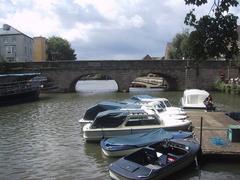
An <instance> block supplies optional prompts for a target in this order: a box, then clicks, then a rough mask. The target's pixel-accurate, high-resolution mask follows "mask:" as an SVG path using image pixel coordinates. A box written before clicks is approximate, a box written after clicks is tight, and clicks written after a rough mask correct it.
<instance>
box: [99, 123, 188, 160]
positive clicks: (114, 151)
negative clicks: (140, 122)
mask: <svg viewBox="0 0 240 180" xmlns="http://www.w3.org/2000/svg"><path fill="white" fill-rule="evenodd" d="M190 137H192V132H186V131H165V130H164V129H161V128H160V129H156V130H152V131H150V132H148V133H139V134H132V135H125V136H119V137H113V138H108V139H103V140H101V143H100V145H101V149H102V152H103V153H104V154H105V155H106V156H112V157H113V156H114V157H119V156H125V155H128V154H131V153H133V152H135V151H137V150H139V149H141V148H143V147H145V146H148V145H150V144H153V143H156V142H159V141H161V140H163V139H185V138H190Z"/></svg>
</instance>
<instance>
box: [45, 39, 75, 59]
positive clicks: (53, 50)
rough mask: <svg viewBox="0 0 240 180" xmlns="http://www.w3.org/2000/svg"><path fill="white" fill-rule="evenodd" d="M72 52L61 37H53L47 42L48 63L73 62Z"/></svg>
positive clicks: (73, 55) (68, 44)
mask: <svg viewBox="0 0 240 180" xmlns="http://www.w3.org/2000/svg"><path fill="white" fill-rule="evenodd" d="M74 52H75V51H74V50H73V49H72V48H71V45H70V43H69V42H68V41H67V40H65V39H63V38H61V37H56V36H53V37H50V38H49V39H48V40H47V56H48V58H47V60H48V61H57V60H75V59H76V54H74Z"/></svg>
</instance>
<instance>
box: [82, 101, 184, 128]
mask: <svg viewBox="0 0 240 180" xmlns="http://www.w3.org/2000/svg"><path fill="white" fill-rule="evenodd" d="M114 109H123V110H134V109H135V110H136V109H144V110H145V111H146V112H147V113H149V114H152V113H156V114H157V115H158V116H159V118H160V119H163V118H171V119H179V120H183V119H187V118H188V116H187V114H186V112H184V111H182V110H179V111H177V110H176V111H173V110H167V109H166V108H164V106H163V105H161V104H160V103H159V102H158V101H149V103H142V104H141V103H135V102H131V103H129V101H128V102H127V101H102V102H100V103H98V104H96V105H94V106H92V107H90V108H89V109H87V111H86V112H85V114H84V117H83V118H81V119H80V120H79V121H78V122H79V123H80V124H81V127H83V126H84V125H85V124H87V123H92V122H93V120H94V119H95V117H96V116H97V114H98V113H100V112H103V111H107V110H114Z"/></svg>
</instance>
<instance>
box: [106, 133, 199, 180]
mask: <svg viewBox="0 0 240 180" xmlns="http://www.w3.org/2000/svg"><path fill="white" fill-rule="evenodd" d="M199 150H200V145H199V143H198V142H196V141H195V140H194V139H192V138H191V139H171V140H168V139H165V140H162V141H160V142H157V143H155V144H152V145H150V146H147V147H145V148H142V149H140V150H138V151H136V152H134V153H132V154H130V155H128V156H125V157H123V158H121V159H119V160H117V161H115V162H113V163H112V164H110V166H109V173H110V177H111V178H113V179H161V178H164V177H166V176H168V175H171V174H173V173H174V172H176V171H179V170H181V169H183V168H185V167H187V166H189V165H190V164H191V163H192V162H193V161H194V159H195V158H196V156H197V154H198V152H199Z"/></svg>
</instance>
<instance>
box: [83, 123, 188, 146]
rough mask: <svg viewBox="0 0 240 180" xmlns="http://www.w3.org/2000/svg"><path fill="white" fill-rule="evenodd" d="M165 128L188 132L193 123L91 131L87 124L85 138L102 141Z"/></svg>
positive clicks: (84, 131)
mask: <svg viewBox="0 0 240 180" xmlns="http://www.w3.org/2000/svg"><path fill="white" fill-rule="evenodd" d="M159 128H163V129H164V130H169V131H178V130H182V131H188V130H190V128H191V121H186V122H184V123H182V124H179V125H175V126H174V125H172V126H164V125H155V126H141V127H139V126H138V127H122V128H102V129H99V128H98V129H91V124H90V123H89V124H86V125H85V126H84V127H83V129H82V130H83V138H84V139H85V140H86V141H100V140H101V139H104V138H110V137H116V136H122V135H130V134H138V133H146V132H149V131H152V130H154V129H159Z"/></svg>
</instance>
